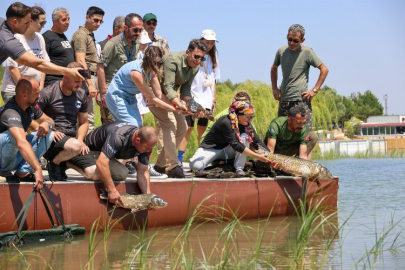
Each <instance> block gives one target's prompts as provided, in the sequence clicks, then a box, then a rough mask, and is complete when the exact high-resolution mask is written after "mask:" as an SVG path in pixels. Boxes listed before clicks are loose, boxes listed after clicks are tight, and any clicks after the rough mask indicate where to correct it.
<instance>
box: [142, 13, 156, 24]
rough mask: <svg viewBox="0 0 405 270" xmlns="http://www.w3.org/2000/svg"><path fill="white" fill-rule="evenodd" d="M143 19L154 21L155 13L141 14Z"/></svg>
mask: <svg viewBox="0 0 405 270" xmlns="http://www.w3.org/2000/svg"><path fill="white" fill-rule="evenodd" d="M143 20H144V21H145V22H147V21H150V20H155V21H157V18H156V15H155V14H153V13H146V14H145V15H144V16H143Z"/></svg>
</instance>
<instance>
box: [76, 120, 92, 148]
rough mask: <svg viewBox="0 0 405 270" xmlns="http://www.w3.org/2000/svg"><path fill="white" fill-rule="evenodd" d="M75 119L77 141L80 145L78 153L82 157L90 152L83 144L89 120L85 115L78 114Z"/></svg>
mask: <svg viewBox="0 0 405 270" xmlns="http://www.w3.org/2000/svg"><path fill="white" fill-rule="evenodd" d="M77 118H78V122H79V128H78V130H77V139H78V140H79V141H80V142H81V143H82V148H81V150H80V153H81V154H82V155H84V154H88V153H89V152H90V149H89V147H88V146H87V145H86V144H85V143H84V137H85V136H86V134H87V131H88V130H89V120H88V118H89V117H88V114H87V113H79V115H78V116H77Z"/></svg>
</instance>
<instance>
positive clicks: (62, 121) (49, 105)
mask: <svg viewBox="0 0 405 270" xmlns="http://www.w3.org/2000/svg"><path fill="white" fill-rule="evenodd" d="M40 95H41V96H40V98H39V99H38V105H39V106H40V108H41V110H42V111H43V112H44V113H45V114H46V115H48V116H49V117H51V118H52V119H53V120H54V121H55V129H56V130H57V131H60V132H63V133H64V134H66V135H68V136H70V137H76V134H77V115H78V114H79V113H86V112H87V95H86V93H85V92H84V90H83V89H81V88H79V90H78V91H77V92H76V93H75V92H73V93H72V94H71V95H70V96H66V95H65V94H64V93H63V92H62V90H61V88H60V81H56V82H54V83H53V84H51V85H49V86H47V87H45V88H44V89H42V90H41V94H40Z"/></svg>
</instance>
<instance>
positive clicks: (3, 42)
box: [0, 18, 26, 64]
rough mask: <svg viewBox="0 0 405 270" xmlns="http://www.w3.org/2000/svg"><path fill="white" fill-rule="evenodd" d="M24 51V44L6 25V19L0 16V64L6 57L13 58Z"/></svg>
mask: <svg viewBox="0 0 405 270" xmlns="http://www.w3.org/2000/svg"><path fill="white" fill-rule="evenodd" d="M25 52H26V50H25V48H24V46H23V45H22V44H21V42H20V41H19V40H18V39H16V38H15V37H14V33H13V31H11V29H10V27H8V25H7V22H6V20H4V19H3V18H0V64H2V63H3V62H4V61H5V60H6V59H7V58H8V57H11V58H12V59H13V60H15V59H17V58H19V57H20V56H21V55H23V54H24V53H25Z"/></svg>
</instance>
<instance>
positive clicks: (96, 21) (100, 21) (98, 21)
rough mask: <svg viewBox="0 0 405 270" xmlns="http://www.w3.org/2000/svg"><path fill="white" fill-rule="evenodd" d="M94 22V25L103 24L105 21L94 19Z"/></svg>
mask: <svg viewBox="0 0 405 270" xmlns="http://www.w3.org/2000/svg"><path fill="white" fill-rule="evenodd" d="M92 20H93V22H94V23H100V24H103V22H104V21H103V20H100V19H92Z"/></svg>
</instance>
